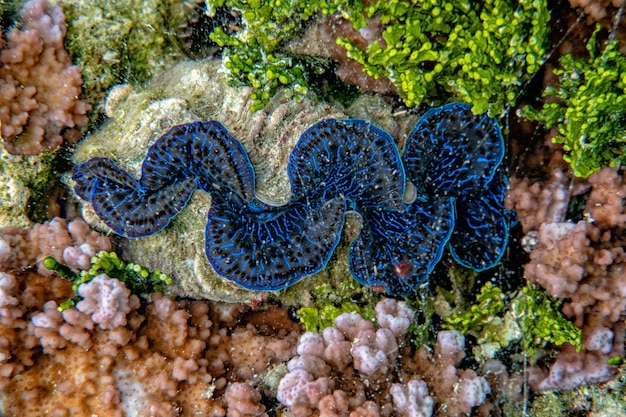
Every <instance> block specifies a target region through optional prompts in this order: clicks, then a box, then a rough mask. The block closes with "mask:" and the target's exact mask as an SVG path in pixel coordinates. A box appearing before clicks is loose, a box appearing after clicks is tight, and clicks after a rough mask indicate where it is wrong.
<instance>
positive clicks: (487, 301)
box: [444, 282, 505, 334]
mask: <svg viewBox="0 0 626 417" xmlns="http://www.w3.org/2000/svg"><path fill="white" fill-rule="evenodd" d="M504 300H505V296H504V294H502V290H501V289H500V288H499V287H496V286H495V285H493V284H492V283H490V282H488V283H486V284H485V285H484V286H483V287H482V288H481V289H480V294H478V296H477V297H476V301H477V303H476V304H474V305H472V306H470V307H469V308H468V309H467V310H466V311H464V312H461V313H457V314H453V315H451V316H449V317H446V324H445V325H444V327H445V328H447V329H455V330H458V331H459V332H461V333H463V334H465V333H467V332H469V331H470V330H471V329H474V328H476V327H477V326H484V325H486V324H488V322H489V321H490V320H491V318H492V317H493V316H495V315H497V314H498V313H500V312H501V311H502V310H504Z"/></svg>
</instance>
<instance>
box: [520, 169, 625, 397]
mask: <svg viewBox="0 0 626 417" xmlns="http://www.w3.org/2000/svg"><path fill="white" fill-rule="evenodd" d="M588 182H589V185H590V186H591V192H590V194H589V197H588V199H587V204H586V206H585V216H586V218H587V219H588V221H580V222H578V223H576V224H574V223H545V224H543V225H542V226H541V227H540V228H539V233H538V236H537V237H538V239H537V245H536V247H535V248H534V249H533V251H532V252H531V254H530V262H529V263H528V264H527V265H526V266H525V268H524V272H525V275H526V278H527V279H528V280H529V281H531V282H533V283H536V284H538V285H541V286H542V287H544V288H545V289H546V290H547V291H548V293H550V294H551V295H553V296H555V297H558V298H563V299H566V301H565V302H564V304H563V307H562V310H563V313H564V314H565V315H566V316H567V317H570V318H571V319H572V320H573V321H574V323H575V324H576V325H577V326H578V327H580V328H581V329H582V330H583V342H584V346H585V348H584V349H583V351H582V352H575V351H574V349H573V348H572V347H571V346H565V347H563V348H562V351H561V352H560V353H559V355H558V356H557V358H556V361H555V363H554V364H553V365H552V369H550V371H547V370H542V369H540V368H533V371H532V375H533V378H532V379H531V381H532V386H533V387H534V388H535V389H541V390H545V389H554V388H572V387H574V386H577V385H579V384H581V383H583V382H600V381H606V380H608V379H609V378H611V376H612V375H613V374H614V373H615V367H611V366H609V365H607V360H608V359H609V358H610V357H612V356H621V355H623V352H624V347H623V343H612V342H610V341H612V340H622V339H623V334H624V329H623V327H624V326H623V320H624V318H625V317H626V274H625V273H624V271H625V270H626V252H625V251H624V246H625V243H626V242H624V238H623V236H624V231H625V230H626V209H625V208H624V202H625V200H626V181H625V180H624V177H623V173H619V172H618V171H617V170H615V169H611V168H605V169H603V170H601V171H600V172H597V173H595V174H593V175H591V176H590V177H589V179H588Z"/></svg>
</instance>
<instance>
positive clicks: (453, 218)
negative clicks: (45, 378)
mask: <svg viewBox="0 0 626 417" xmlns="http://www.w3.org/2000/svg"><path fill="white" fill-rule="evenodd" d="M503 155H504V141H503V138H502V134H501V132H500V127H499V125H498V123H497V121H495V120H494V119H490V118H489V117H487V116H485V115H482V116H475V115H473V114H472V113H471V111H470V110H469V106H467V105H465V104H461V103H451V104H447V105H445V106H442V107H439V108H435V109H431V110H430V111H428V112H427V113H426V114H425V115H424V116H423V117H422V118H421V119H420V120H419V121H418V123H417V125H416V126H415V128H414V129H413V131H412V132H411V134H410V136H409V138H408V141H407V145H406V150H405V152H404V154H403V155H402V156H400V154H399V153H398V149H397V148H396V145H395V143H394V141H393V139H392V138H391V136H390V135H389V134H388V133H387V132H385V131H383V130H381V129H380V128H378V127H376V126H374V125H372V124H370V123H368V122H365V121H362V120H336V119H327V120H323V121H321V122H319V123H316V124H315V125H313V126H311V127H310V128H309V129H307V130H306V131H305V132H304V133H303V134H302V136H301V137H300V139H299V141H298V143H297V144H296V146H295V147H294V149H293V150H292V152H291V154H290V157H289V162H288V165H287V175H288V178H289V181H290V184H291V199H290V202H289V203H288V204H286V205H284V206H272V205H268V204H266V203H264V202H262V201H261V200H259V199H258V198H257V196H256V192H255V179H254V169H253V167H252V165H251V163H250V160H249V159H248V155H247V153H246V152H245V150H244V149H243V147H242V146H241V144H240V143H239V142H238V141H237V140H236V139H235V138H233V137H232V136H231V135H230V133H229V132H228V131H227V130H226V129H225V128H224V127H223V126H222V125H221V124H219V123H218V122H216V121H209V122H197V123H190V124H185V125H179V126H174V127H173V128H171V129H170V130H169V131H168V132H167V133H166V134H165V135H163V136H162V137H160V138H159V139H158V140H157V141H156V142H155V143H154V144H153V145H152V147H151V148H150V149H149V150H148V154H147V155H146V158H145V159H144V161H143V164H142V168H141V178H140V179H139V180H137V179H135V178H133V177H132V176H131V175H130V174H128V173H127V172H126V171H125V170H123V169H122V168H120V167H119V166H117V165H116V164H115V163H114V162H113V161H111V160H109V159H106V158H94V159H91V160H89V161H87V162H85V163H82V164H79V165H77V166H76V167H75V168H74V172H73V179H74V180H75V181H76V185H75V187H74V190H75V192H76V194H77V195H78V196H79V197H81V198H82V199H84V200H85V201H87V202H90V203H92V205H93V208H94V210H95V212H96V213H97V214H98V215H99V216H100V217H101V218H102V220H103V221H104V222H105V223H106V224H107V225H108V226H109V227H110V228H111V229H112V230H113V231H114V232H115V233H117V234H120V235H122V236H126V237H133V238H135V237H142V236H149V235H151V234H154V233H156V232H158V231H159V230H161V229H163V228H164V227H166V226H167V225H168V223H169V222H170V220H171V219H172V218H173V217H174V216H176V215H177V214H178V213H179V212H180V211H181V210H182V209H183V208H184V207H185V205H186V204H187V202H188V201H189V198H190V197H191V195H192V194H193V192H194V191H195V190H196V189H201V190H203V191H205V192H208V193H209V194H210V195H211V198H212V206H211V208H210V210H209V212H208V215H207V225H206V231H205V251H206V256H207V258H208V260H209V262H210V264H211V266H212V267H213V268H214V269H215V271H216V272H217V273H218V274H220V275H222V276H223V277H225V278H227V279H229V280H231V281H234V282H235V283H237V284H239V285H241V286H243V287H245V288H248V289H252V290H279V289H282V288H285V287H288V286H290V285H292V284H294V283H295V282H297V281H299V280H300V279H302V278H303V277H305V276H307V275H311V274H314V273H316V272H318V271H320V270H322V269H324V268H325V266H326V264H327V263H328V260H329V259H330V257H331V255H332V253H333V251H334V249H335V247H336V246H337V244H338V243H339V239H340V237H341V230H342V228H343V224H344V218H345V213H346V211H347V210H355V211H357V212H358V213H359V214H360V215H361V217H362V219H363V228H362V230H361V233H360V234H359V236H358V237H357V238H356V239H355V240H354V241H353V242H352V244H351V246H350V259H349V265H350V272H351V273H352V275H353V276H354V278H355V279H357V280H358V281H360V282H361V283H363V284H364V285H368V286H372V285H381V286H384V287H385V288H386V290H387V291H388V292H389V293H392V294H407V293H409V292H411V291H413V290H414V288H415V287H416V286H417V285H419V284H421V283H422V282H424V281H425V280H426V279H427V278H428V275H429V274H430V273H431V272H432V270H433V268H434V267H435V265H436V264H437V262H438V261H439V260H440V258H441V256H442V253H443V250H444V248H445V246H446V245H448V246H449V248H450V253H451V254H452V256H453V257H454V258H455V260H456V261H457V262H459V263H460V264H462V265H464V266H467V267H469V268H473V269H476V270H484V269H487V268H491V267H493V266H494V265H496V264H497V263H498V262H499V260H500V258H501V256H502V254H503V252H504V249H505V247H506V245H507V241H508V229H509V223H510V220H511V214H510V213H509V212H508V211H507V210H505V209H504V207H503V200H504V192H505V188H506V178H505V176H504V173H503V170H502V169H501V168H499V166H500V163H501V161H502V158H503ZM407 181H409V182H411V183H412V184H413V185H414V186H415V188H416V190H417V196H416V198H415V199H414V201H412V202H405V201H404V198H405V197H404V196H405V185H406V182H407Z"/></svg>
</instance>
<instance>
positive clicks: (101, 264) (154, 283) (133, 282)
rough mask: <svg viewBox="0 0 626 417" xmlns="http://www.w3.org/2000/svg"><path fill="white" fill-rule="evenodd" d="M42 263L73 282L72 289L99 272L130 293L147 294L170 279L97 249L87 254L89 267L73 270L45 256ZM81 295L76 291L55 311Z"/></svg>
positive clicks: (60, 309) (71, 304) (158, 272)
mask: <svg viewBox="0 0 626 417" xmlns="http://www.w3.org/2000/svg"><path fill="white" fill-rule="evenodd" d="M43 264H44V266H45V267H46V268H48V269H50V270H52V271H55V272H57V273H58V274H59V275H60V276H61V277H62V278H65V279H67V280H69V281H72V282H73V285H72V289H73V290H74V292H77V291H78V287H79V286H80V285H82V284H85V283H87V282H89V281H91V280H92V279H94V278H95V277H97V276H98V275H100V274H106V275H107V276H109V278H115V279H118V280H120V281H122V282H123V283H124V284H126V287H127V288H128V289H129V290H130V291H131V292H132V293H133V294H138V295H141V294H151V293H153V292H163V286H164V285H169V284H171V283H172V280H171V279H170V278H168V277H167V275H165V274H164V273H162V272H161V271H159V270H155V271H152V272H151V271H149V270H148V269H147V268H146V267H144V266H141V265H137V264H134V263H126V262H124V261H122V260H121V259H120V258H119V257H118V256H117V254H116V253H115V252H106V251H101V252H99V253H98V254H96V256H94V257H92V258H91V268H89V269H87V270H83V271H80V272H78V273H77V272H75V271H73V270H72V269H71V268H69V267H67V266H65V265H63V264H60V263H59V262H58V261H57V260H56V259H54V258H53V257H51V256H48V257H47V258H45V259H44V262H43ZM81 299H82V297H81V296H80V295H76V296H74V297H72V298H70V299H69V300H67V301H65V302H63V303H61V304H60V305H59V311H63V310H67V309H68V308H72V307H73V306H75V305H76V303H77V302H78V301H80V300H81Z"/></svg>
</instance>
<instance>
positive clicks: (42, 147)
mask: <svg viewBox="0 0 626 417" xmlns="http://www.w3.org/2000/svg"><path fill="white" fill-rule="evenodd" d="M20 17H21V19H22V22H23V26H22V28H21V29H13V30H12V31H11V32H9V34H8V35H7V39H6V48H5V49H4V50H2V51H1V52H0V62H1V63H2V65H1V66H0V125H1V132H0V133H1V135H0V136H1V137H2V138H3V139H4V146H5V148H6V150H7V151H9V152H11V153H17V154H37V153H40V152H43V151H49V150H52V149H54V148H56V147H57V146H59V145H60V144H61V143H62V142H63V138H64V136H65V137H70V136H71V135H70V134H68V133H67V132H66V130H68V129H69V130H71V129H75V128H77V127H80V126H84V125H85V124H86V123H87V116H86V113H87V111H88V110H89V105H87V104H86V103H85V102H83V101H81V100H80V99H79V98H78V97H79V96H80V93H81V85H82V77H81V74H80V68H78V67H77V66H75V65H72V63H71V61H70V59H69V56H68V54H67V52H66V51H65V48H64V46H63V39H64V37H65V31H66V28H65V17H64V16H63V10H62V9H61V8H60V7H52V6H51V5H50V3H48V1H47V0H32V1H30V2H28V3H26V5H24V8H23V9H22V11H21V12H20ZM74 136H77V135H74Z"/></svg>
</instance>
